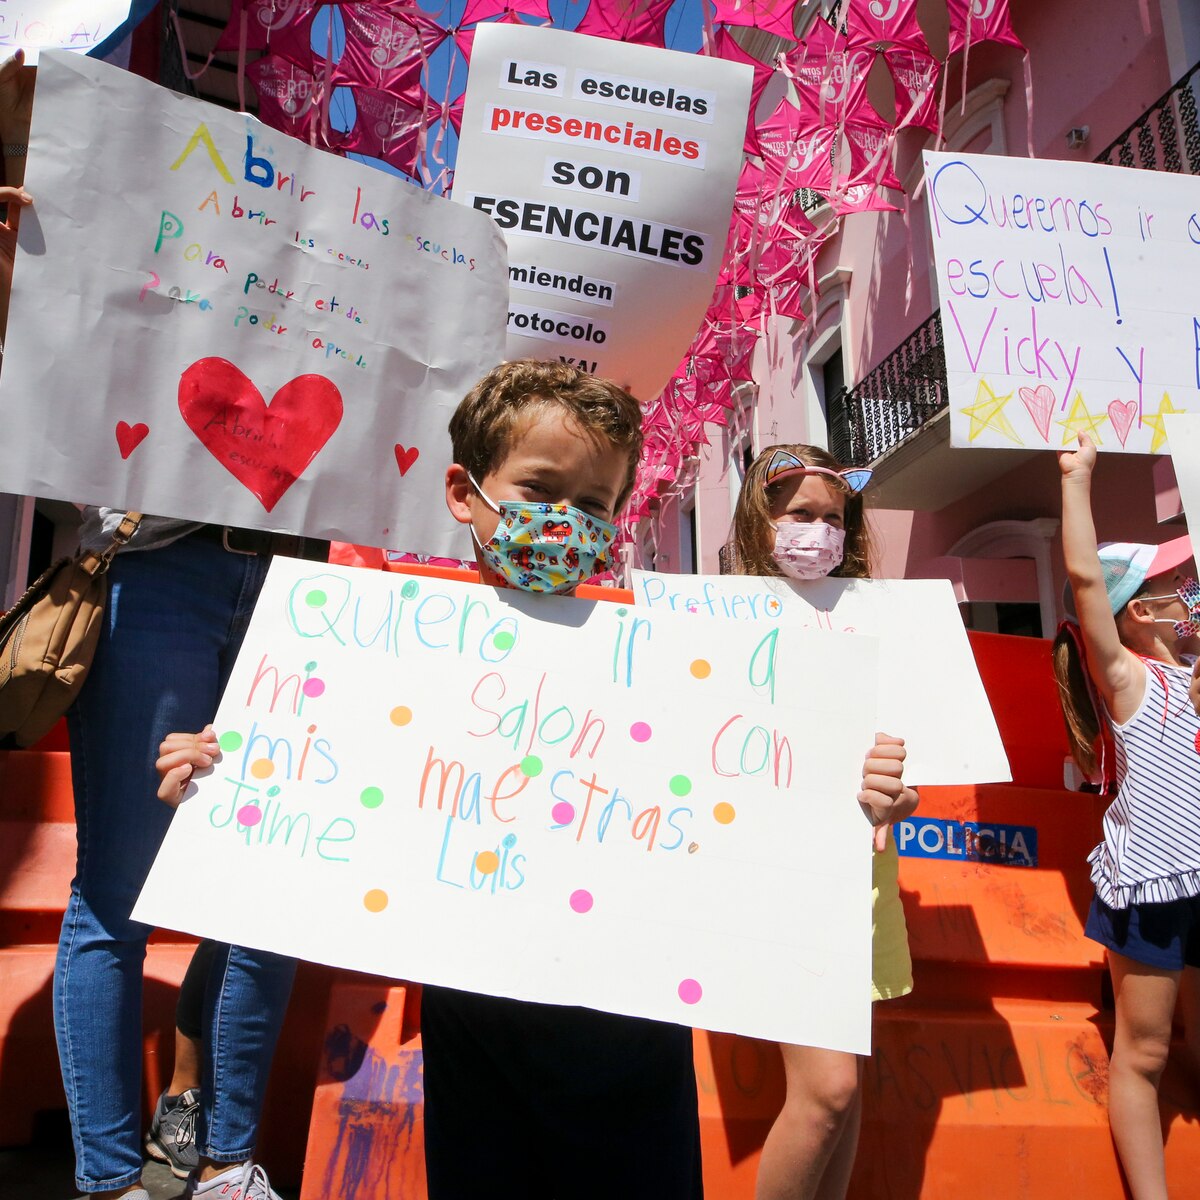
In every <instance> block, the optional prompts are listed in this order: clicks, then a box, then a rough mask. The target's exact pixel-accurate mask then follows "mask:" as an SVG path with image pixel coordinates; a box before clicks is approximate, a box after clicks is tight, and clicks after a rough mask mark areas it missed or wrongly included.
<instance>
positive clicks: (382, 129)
mask: <svg viewBox="0 0 1200 1200" xmlns="http://www.w3.org/2000/svg"><path fill="white" fill-rule="evenodd" d="M350 90H351V92H352V93H353V95H354V104H355V107H356V108H357V110H358V112H357V116H356V117H355V121H354V125H353V126H352V127H351V128H350V130H349V131H348V132H347V133H346V134H345V135H343V138H342V142H341V147H342V149H344V150H348V151H353V152H354V153H356V154H365V155H367V156H368V157H370V158H381V159H383V160H384V162H387V163H390V164H391V165H392V166H393V167H396V168H397V169H398V170H401V171H404V172H405V173H406V174H408V175H412V174H414V169H415V159H416V156H417V149H418V145H419V139H420V136H421V132H422V130H423V129H424V128H425V114H424V110H423V109H422V108H420V107H417V106H415V105H412V104H409V103H407V102H406V101H404V100H402V99H400V97H399V96H394V95H392V94H391V93H390V92H381V91H379V90H378V89H377V88H366V87H356V88H352V89H350Z"/></svg>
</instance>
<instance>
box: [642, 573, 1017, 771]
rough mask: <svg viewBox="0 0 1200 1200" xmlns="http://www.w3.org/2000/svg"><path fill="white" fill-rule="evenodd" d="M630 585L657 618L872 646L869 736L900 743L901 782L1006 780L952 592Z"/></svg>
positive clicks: (889, 583)
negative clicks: (871, 640)
mask: <svg viewBox="0 0 1200 1200" xmlns="http://www.w3.org/2000/svg"><path fill="white" fill-rule="evenodd" d="M633 579H634V583H633V593H634V596H635V598H636V602H637V603H638V604H639V605H645V606H646V608H648V609H650V610H653V611H657V612H664V611H665V612H682V613H688V614H691V615H693V616H695V617H696V618H698V619H715V620H719V621H723V622H730V621H734V622H737V621H746V622H750V623H755V624H759V625H768V626H772V627H775V628H781V627H786V626H797V627H799V628H803V629H826V630H830V631H832V632H834V633H865V634H871V635H874V636H876V637H878V638H879V697H878V706H879V708H878V711H879V726H878V728H879V729H880V730H882V731H883V732H885V733H889V734H891V735H892V736H893V737H902V738H904V741H905V748H906V750H907V751H908V757H907V760H906V761H905V765H904V777H905V779H906V780H907V781H908V782H909V783H914V784H922V783H928V784H943V783H984V782H1005V781H1007V780H1009V779H1011V778H1012V773H1011V772H1010V770H1009V766H1008V757H1007V755H1006V754H1005V753H1004V745H1003V743H1002V742H1001V740H1000V731H999V730H998V729H997V728H996V719H995V717H993V716H992V708H991V705H990V704H989V703H988V698H987V693H986V692H985V691H984V690H983V683H982V681H981V680H980V678H979V671H978V670H977V669H976V666H975V658H974V655H972V653H971V644H970V642H968V641H967V635H966V631H965V630H964V629H963V623H962V618H961V616H959V612H958V606H957V604H956V602H955V599H954V592H953V590H952V589H951V587H950V585H949V583H947V582H946V581H945V580H942V579H903V580H901V579H813V580H808V581H806V582H803V583H801V582H797V581H794V580H789V579H782V578H765V577H763V576H757V575H665V574H659V573H657V572H655V571H634V573H633ZM781 686H785V687H787V688H788V689H789V690H791V689H794V690H796V691H808V690H809V689H810V688H811V687H812V686H814V676H813V675H812V674H811V673H810V672H805V673H803V674H801V675H799V676H796V677H795V678H794V679H789V680H787V681H786V682H783V681H781ZM820 686H824V684H823V683H822V684H821V685H820Z"/></svg>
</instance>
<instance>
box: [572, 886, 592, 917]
mask: <svg viewBox="0 0 1200 1200" xmlns="http://www.w3.org/2000/svg"><path fill="white" fill-rule="evenodd" d="M569 903H570V905H571V908H572V909H574V911H575V912H577V913H585V912H591V911H592V905H593V904H594V903H595V901H594V900H593V899H592V893H591V892H589V891H588V890H587V888H577V889H576V890H575V891H573V892H572V893H571V899H570V901H569Z"/></svg>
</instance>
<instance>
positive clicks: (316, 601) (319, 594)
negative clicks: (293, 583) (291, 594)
mask: <svg viewBox="0 0 1200 1200" xmlns="http://www.w3.org/2000/svg"><path fill="white" fill-rule="evenodd" d="M328 599H329V597H328V596H327V595H325V593H324V592H323V591H321V589H320V588H313V590H312V591H311V592H309V593H308V595H307V596H305V597H304V603H305V604H307V605H308V607H309V608H320V607H321V606H322V605H323V604H324V603H325V601H326V600H328Z"/></svg>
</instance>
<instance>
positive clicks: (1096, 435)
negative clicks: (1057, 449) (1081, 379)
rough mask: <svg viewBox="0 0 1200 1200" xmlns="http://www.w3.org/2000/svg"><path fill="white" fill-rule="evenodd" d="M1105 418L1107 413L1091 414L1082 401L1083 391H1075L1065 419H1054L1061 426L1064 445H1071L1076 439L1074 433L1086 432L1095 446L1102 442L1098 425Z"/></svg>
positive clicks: (1100, 444)
mask: <svg viewBox="0 0 1200 1200" xmlns="http://www.w3.org/2000/svg"><path fill="white" fill-rule="evenodd" d="M1107 420H1108V414H1107V413H1098V414H1096V415H1093V414H1092V413H1090V412H1088V407H1087V405H1086V404H1085V403H1084V402H1083V393H1082V392H1076V393H1075V400H1074V402H1073V403H1072V405H1071V411H1070V413H1069V414H1068V415H1067V419H1066V420H1065V421H1056V422H1055V424H1057V425H1061V426H1062V427H1063V440H1062V444H1063V445H1064V446H1073V445H1074V444H1075V441H1076V435H1077V434H1080V433H1086V434H1087V435H1088V437H1090V438H1091V439H1092V441H1093V442H1095V443H1096V445H1097V446H1102V445H1103V444H1104V443H1103V441H1102V440H1101V438H1100V426H1101V425H1103V424H1104V422H1105V421H1107Z"/></svg>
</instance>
